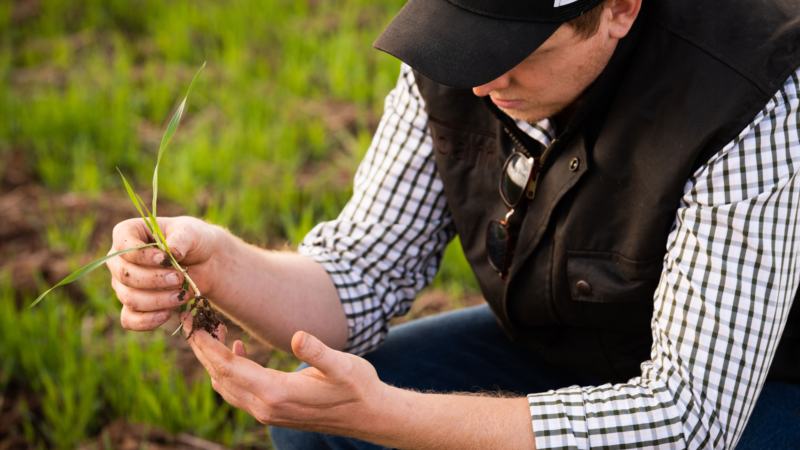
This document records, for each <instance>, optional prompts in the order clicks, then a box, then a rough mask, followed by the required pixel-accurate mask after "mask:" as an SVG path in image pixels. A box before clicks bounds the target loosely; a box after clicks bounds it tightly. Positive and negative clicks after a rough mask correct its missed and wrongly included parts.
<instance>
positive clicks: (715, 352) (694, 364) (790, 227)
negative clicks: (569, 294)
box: [528, 71, 800, 449]
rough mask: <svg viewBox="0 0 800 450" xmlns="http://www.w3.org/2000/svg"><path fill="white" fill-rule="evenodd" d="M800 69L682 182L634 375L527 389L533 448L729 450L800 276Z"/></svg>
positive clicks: (748, 409)
mask: <svg viewBox="0 0 800 450" xmlns="http://www.w3.org/2000/svg"><path fill="white" fill-rule="evenodd" d="M798 76H800V71H798V72H797V73H795V74H793V75H792V76H791V77H790V78H789V80H787V82H786V83H785V84H784V86H783V88H782V89H781V90H780V91H779V92H778V93H776V94H775V96H774V97H773V98H772V99H771V100H770V102H769V103H768V104H767V106H766V107H765V108H764V109H763V111H761V113H760V114H759V115H758V116H757V117H756V118H755V120H754V121H753V122H752V123H751V124H750V125H749V126H748V127H747V128H746V129H745V130H744V131H742V133H741V134H740V135H739V136H738V137H737V138H736V139H735V140H734V141H733V142H731V143H729V144H728V145H727V146H725V148H723V149H722V150H721V151H720V152H719V153H717V154H716V155H715V156H714V157H712V158H711V159H710V160H709V161H708V162H707V163H706V164H705V165H703V166H702V167H701V168H700V169H698V170H697V172H695V173H694V175H693V176H692V177H691V179H689V180H688V182H687V183H686V186H685V190H684V195H683V198H682V200H681V204H680V207H679V209H678V211H677V216H676V219H675V224H674V226H673V229H672V230H671V232H670V235H669V240H668V246H667V254H666V256H665V258H664V269H663V272H662V275H661V281H660V284H659V287H658V289H657V291H656V293H655V299H654V312H653V319H652V322H651V324H652V331H653V347H652V351H651V355H650V357H651V361H646V362H644V363H643V364H642V375H641V376H639V377H636V378H633V379H631V380H629V381H628V382H627V383H624V384H617V385H613V386H612V385H603V386H598V387H578V386H574V387H569V388H565V389H560V390H557V391H550V392H546V393H541V394H532V395H529V396H528V401H529V404H530V411H531V417H532V419H533V429H534V433H535V434H536V447H537V448H539V449H548V448H570V449H588V448H664V449H667V448H669V449H672V448H692V449H695V448H719V449H722V448H734V447H735V446H736V443H737V442H738V441H739V438H740V436H741V434H742V431H743V430H744V427H745V424H746V423H747V420H748V418H749V416H750V413H751V412H752V410H753V406H754V404H755V401H756V399H757V398H758V394H759V392H760V391H761V387H762V385H763V383H764V379H765V378H766V375H767V370H768V368H769V366H770V362H771V361H772V357H773V355H774V352H775V349H776V347H777V345H778V341H779V339H780V336H781V333H782V332H783V328H784V326H785V324H786V318H787V316H788V314H789V309H790V308H791V304H792V299H793V298H794V294H795V290H796V289H797V286H798V276H799V275H800V261H799V260H798V258H800V226H799V225H798V213H799V212H800V207H798V204H799V203H798V202H800V178H798V173H797V171H798V168H800V138H799V137H798V122H799V121H800V112H799V111H798V107H800V101H798V98H800V82H799V81H798Z"/></svg>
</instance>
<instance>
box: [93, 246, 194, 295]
mask: <svg viewBox="0 0 800 450" xmlns="http://www.w3.org/2000/svg"><path fill="white" fill-rule="evenodd" d="M134 253H135V252H134ZM113 260H116V261H113ZM112 261H113V262H112ZM112 261H109V262H108V270H110V271H111V275H112V276H113V277H114V279H116V280H117V281H119V282H120V283H121V284H124V285H125V286H128V287H132V288H137V289H145V290H151V289H179V288H180V287H181V285H182V284H183V273H181V272H179V271H177V270H175V269H171V268H170V269H167V268H164V267H158V268H155V267H144V266H140V265H137V264H132V263H130V262H128V261H124V260H122V259H117V258H113V259H112Z"/></svg>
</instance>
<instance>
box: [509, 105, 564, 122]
mask: <svg viewBox="0 0 800 450" xmlns="http://www.w3.org/2000/svg"><path fill="white" fill-rule="evenodd" d="M500 111H503V112H504V113H506V115H507V116H508V117H511V118H512V119H514V120H521V121H523V122H528V123H529V124H531V125H533V124H535V123H539V122H541V121H542V120H544V119H547V118H549V117H552V116H553V115H555V114H544V113H543V112H541V111H520V110H518V109H504V108H500Z"/></svg>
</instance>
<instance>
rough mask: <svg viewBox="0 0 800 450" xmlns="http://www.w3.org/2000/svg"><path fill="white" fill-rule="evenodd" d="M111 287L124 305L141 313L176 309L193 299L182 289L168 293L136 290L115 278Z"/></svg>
mask: <svg viewBox="0 0 800 450" xmlns="http://www.w3.org/2000/svg"><path fill="white" fill-rule="evenodd" d="M111 287H112V288H114V291H115V292H116V293H117V298H118V299H119V301H120V302H122V304H123V305H125V306H127V307H128V308H130V309H132V310H134V311H139V312H146V311H163V310H169V309H175V308H178V307H179V306H181V305H184V304H186V303H188V302H189V301H190V300H191V299H192V297H191V296H190V295H189V293H188V292H186V291H184V290H182V289H172V290H168V291H154V290H144V289H136V288H132V287H128V286H125V285H124V284H122V283H120V282H119V281H117V280H116V279H114V278H112V279H111Z"/></svg>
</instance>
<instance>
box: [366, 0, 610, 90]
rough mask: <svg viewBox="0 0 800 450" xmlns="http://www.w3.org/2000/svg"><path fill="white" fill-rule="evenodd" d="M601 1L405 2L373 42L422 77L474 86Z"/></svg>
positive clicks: (503, 70)
mask: <svg viewBox="0 0 800 450" xmlns="http://www.w3.org/2000/svg"><path fill="white" fill-rule="evenodd" d="M602 2H603V0H409V1H408V3H406V5H405V6H404V7H403V9H401V10H400V12H399V13H397V16H395V18H394V19H393V20H392V22H391V23H390V24H389V26H387V27H386V29H385V30H384V31H383V33H381V35H380V36H378V39H377V40H376V41H375V43H374V44H373V45H374V46H375V48H377V49H378V50H382V51H384V52H386V53H389V54H390V55H393V56H395V57H397V58H398V59H400V60H401V61H403V62H405V63H406V64H408V65H409V66H411V67H413V68H414V69H416V70H418V71H419V72H420V73H422V74H423V75H425V76H427V77H428V78H430V79H432V80H434V81H436V82H438V83H441V84H444V85H446V86H451V87H455V88H472V87H475V86H480V85H483V84H486V83H488V82H489V81H492V80H494V79H495V78H497V77H499V76H501V75H503V74H504V73H506V72H508V71H509V70H511V69H513V68H514V66H516V65H517V64H519V63H520V62H522V61H523V60H524V59H525V58H527V57H528V56H529V55H530V54H531V53H533V52H534V51H536V49H537V48H539V46H540V45H542V43H544V41H546V40H547V39H548V38H549V37H550V36H552V35H553V33H555V32H556V30H557V29H558V27H560V26H561V24H563V23H564V22H568V21H570V20H572V19H574V18H576V17H578V16H580V15H582V14H583V13H585V12H587V11H589V10H591V9H592V8H594V7H595V6H597V5H599V4H600V3H602Z"/></svg>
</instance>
